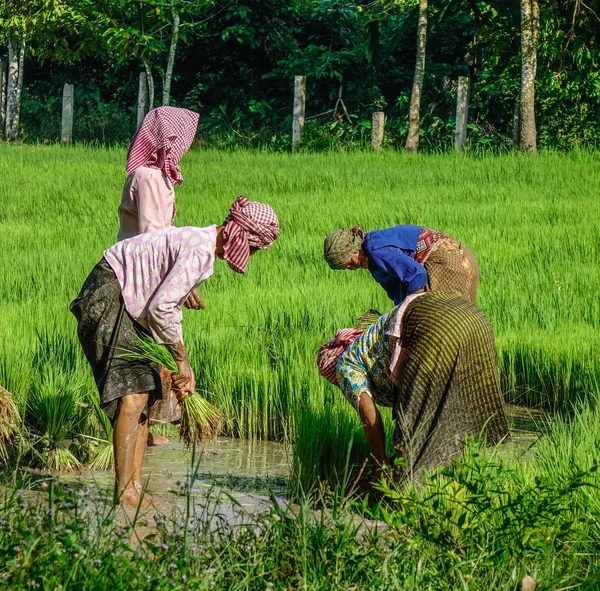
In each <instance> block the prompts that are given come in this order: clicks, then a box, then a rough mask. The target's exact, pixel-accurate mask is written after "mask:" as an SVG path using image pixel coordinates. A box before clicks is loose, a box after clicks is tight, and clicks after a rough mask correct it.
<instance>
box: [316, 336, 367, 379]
mask: <svg viewBox="0 0 600 591" xmlns="http://www.w3.org/2000/svg"><path fill="white" fill-rule="evenodd" d="M361 334H362V330H356V329H355V328H341V329H340V330H338V331H337V332H336V333H335V336H334V337H333V338H332V339H331V340H330V341H327V342H326V343H325V344H324V345H323V346H322V347H321V348H320V349H319V354H318V355H317V367H318V368H319V373H320V374H321V375H322V376H323V377H324V378H325V379H326V380H327V381H328V382H331V383H332V384H333V385H334V386H339V384H338V381H337V376H336V371H335V366H336V365H337V362H338V359H339V358H340V357H341V355H342V353H343V352H344V351H345V350H346V349H347V348H348V346H349V345H350V344H352V342H353V341H354V339H355V338H356V337H357V336H359V335H361Z"/></svg>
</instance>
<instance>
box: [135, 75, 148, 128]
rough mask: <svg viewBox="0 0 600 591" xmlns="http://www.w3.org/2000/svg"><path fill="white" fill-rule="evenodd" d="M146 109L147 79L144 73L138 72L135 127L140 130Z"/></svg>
mask: <svg viewBox="0 0 600 591" xmlns="http://www.w3.org/2000/svg"><path fill="white" fill-rule="evenodd" d="M147 108H148V79H147V76H146V72H140V83H139V86H138V102H137V127H136V129H139V128H140V125H141V124H142V121H143V120H144V117H145V116H146V109H147Z"/></svg>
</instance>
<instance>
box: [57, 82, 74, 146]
mask: <svg viewBox="0 0 600 591" xmlns="http://www.w3.org/2000/svg"><path fill="white" fill-rule="evenodd" d="M73 91H74V87H73V85H72V84H65V85H64V87H63V100H62V131H61V134H60V141H61V143H63V144H70V143H71V142H72V141H73Z"/></svg>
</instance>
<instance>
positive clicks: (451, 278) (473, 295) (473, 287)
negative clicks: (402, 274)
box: [423, 238, 479, 304]
mask: <svg viewBox="0 0 600 591" xmlns="http://www.w3.org/2000/svg"><path fill="white" fill-rule="evenodd" d="M423 266H424V267H425V270H426V271H427V280H428V283H429V289H441V290H447V291H455V292H456V293H458V294H460V295H462V296H463V298H465V299H466V300H469V301H470V302H473V303H474V304H475V303H477V288H478V286H479V265H478V264H477V259H476V258H475V255H474V254H473V253H472V252H471V250H470V249H469V247H468V246H467V245H466V244H463V243H462V242H458V241H456V240H454V239H453V238H441V239H440V240H439V241H438V242H436V243H435V244H434V245H433V246H432V247H431V249H430V251H429V255H428V257H427V259H426V260H425V262H424V263H423Z"/></svg>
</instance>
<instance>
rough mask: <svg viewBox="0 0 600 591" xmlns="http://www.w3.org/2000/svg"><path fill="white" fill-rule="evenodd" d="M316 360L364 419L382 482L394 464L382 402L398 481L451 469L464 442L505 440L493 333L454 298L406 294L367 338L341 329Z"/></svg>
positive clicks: (469, 307) (367, 332) (480, 317)
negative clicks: (399, 466)
mask: <svg viewBox="0 0 600 591" xmlns="http://www.w3.org/2000/svg"><path fill="white" fill-rule="evenodd" d="M317 364H318V367H319V372H320V373H321V375H322V376H323V377H325V378H326V379H327V380H329V381H330V382H331V383H333V384H335V385H337V386H339V387H340V389H341V390H342V393H343V394H344V396H345V397H346V399H347V400H348V402H350V404H351V405H352V406H353V407H354V408H355V409H356V410H357V412H358V413H359V415H360V418H361V420H362V424H363V428H364V432H365V436H366V438H367V441H368V443H369V448H370V450H371V455H372V457H373V459H374V463H375V477H376V478H378V477H379V475H380V473H381V470H382V468H383V467H385V466H386V465H389V464H390V460H389V459H388V457H387V454H386V449H385V432H384V427H383V421H382V419H381V415H380V413H379V410H378V408H377V406H378V405H381V406H389V407H392V409H393V418H394V420H395V423H396V429H395V434H394V447H395V450H396V456H397V457H401V458H403V460H404V462H405V468H404V470H403V471H402V474H401V477H411V478H418V477H419V475H420V474H421V473H422V471H423V470H424V469H428V470H431V469H433V468H435V467H437V466H441V465H444V464H446V463H447V462H448V461H449V460H451V459H452V458H454V457H456V456H457V455H458V454H459V453H460V452H461V449H462V442H463V440H464V438H465V436H475V437H479V436H485V437H486V440H487V443H488V444H495V443H497V442H499V441H502V440H504V439H506V438H507V437H508V424H507V420H506V416H505V414H504V407H503V399H502V393H501V391H500V379H499V375H498V364H497V360H496V351H495V349H494V335H493V332H492V327H491V325H490V322H489V320H488V319H487V317H486V316H485V314H484V313H483V312H482V311H481V310H480V309H479V308H478V307H477V306H476V305H475V304H473V303H471V302H468V301H467V300H466V299H464V298H463V297H461V296H460V295H458V294H456V293H454V292H450V291H428V292H425V293H421V294H417V295H412V296H409V297H408V298H407V299H406V301H405V302H404V303H403V304H402V305H400V306H397V307H395V308H393V309H392V310H391V311H390V312H388V313H387V314H384V315H383V316H381V317H380V318H379V320H377V321H376V322H375V323H374V324H372V325H371V326H370V328H368V329H367V330H365V331H364V332H361V331H358V330H354V329H343V330H340V331H338V332H337V334H336V335H335V337H334V338H333V339H332V340H330V341H329V342H328V343H326V344H325V345H323V347H321V349H320V350H319V355H318V359H317Z"/></svg>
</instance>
